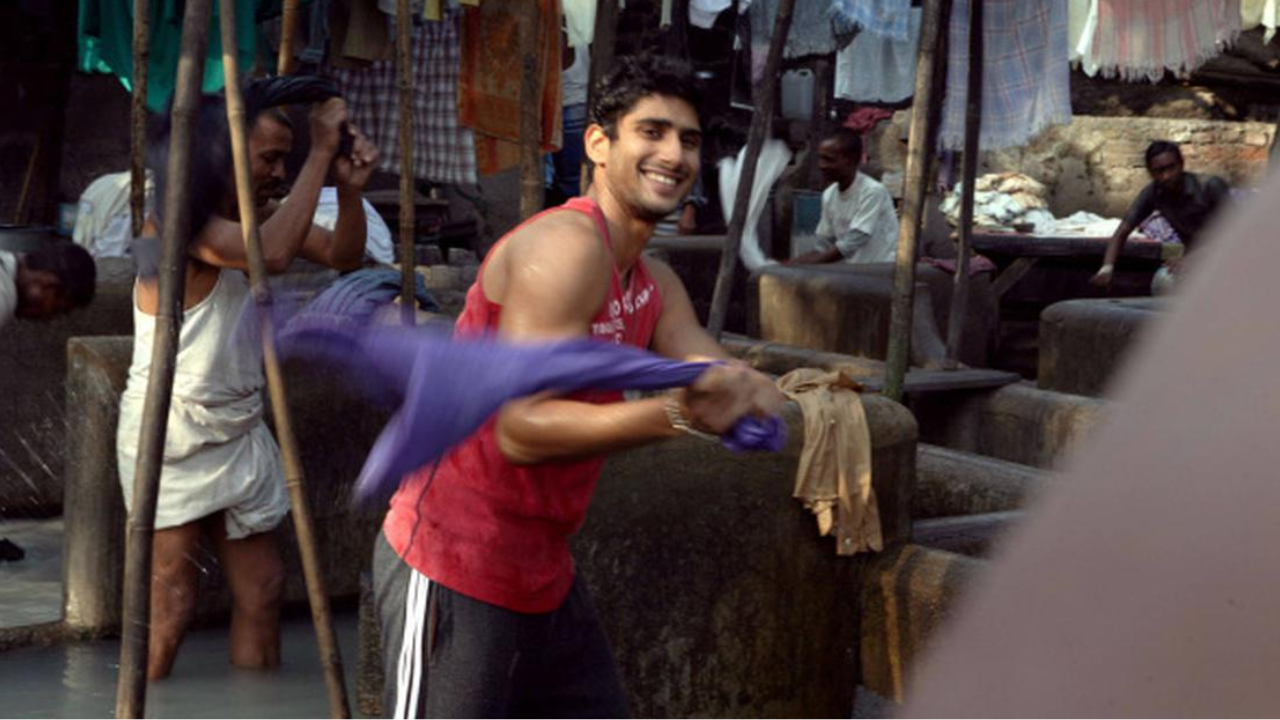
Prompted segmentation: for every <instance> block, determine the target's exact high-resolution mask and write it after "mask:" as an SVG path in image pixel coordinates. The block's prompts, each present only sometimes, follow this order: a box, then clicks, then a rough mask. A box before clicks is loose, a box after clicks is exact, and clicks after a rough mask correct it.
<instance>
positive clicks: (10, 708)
mask: <svg viewBox="0 0 1280 720" xmlns="http://www.w3.org/2000/svg"><path fill="white" fill-rule="evenodd" d="M334 624H335V626H336V630H337V634H338V642H339V644H340V647H341V651H342V659H343V662H344V663H345V669H346V671H347V692H348V694H349V696H350V697H351V698H352V705H353V708H352V709H353V711H354V709H355V708H354V697H355V690H354V688H355V684H354V683H355V659H356V614H355V612H354V611H349V612H342V613H339V614H337V615H335V618H334ZM282 629H283V646H282V663H281V667H280V669H279V670H275V671H270V672H255V671H247V670H239V669H236V668H233V667H231V665H230V664H229V662H228V660H227V658H228V647H227V628H226V626H225V625H218V626H214V627H206V628H201V629H197V630H194V631H192V632H191V633H189V634H188V635H187V639H186V642H185V643H184V644H183V646H182V650H181V651H180V652H179V654H178V660H177V662H176V663H175V665H174V669H173V675H172V676H170V677H169V678H168V679H166V680H164V681H161V682H158V683H152V684H151V685H150V687H149V688H148V690H147V717H184V718H306V717H313V718H314V717H328V716H329V708H328V704H327V701H326V697H325V688H324V678H323V675H322V674H321V670H320V659H319V654H318V651H317V649H316V641H315V631H314V630H313V628H312V625H311V619H310V616H309V615H305V614H304V615H301V616H293V617H289V618H286V619H285V621H284V623H283V628H282ZM119 663H120V643H119V641H118V640H104V641H98V642H84V643H69V644H66V645H62V646H57V647H49V648H27V649H22V650H12V651H9V652H3V653H0V698H3V701H2V702H0V718H8V717H30V718H80V717H112V715H113V713H114V710H115V696H116V678H117V671H118V669H119Z"/></svg>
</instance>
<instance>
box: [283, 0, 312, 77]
mask: <svg viewBox="0 0 1280 720" xmlns="http://www.w3.org/2000/svg"><path fill="white" fill-rule="evenodd" d="M312 12H315V10H314V9H313V10H312ZM297 28H298V0H284V7H283V12H282V14H281V16H280V56H279V57H278V58H277V59H276V74H277V75H290V74H292V73H293V37H294V35H296V34H297Z"/></svg>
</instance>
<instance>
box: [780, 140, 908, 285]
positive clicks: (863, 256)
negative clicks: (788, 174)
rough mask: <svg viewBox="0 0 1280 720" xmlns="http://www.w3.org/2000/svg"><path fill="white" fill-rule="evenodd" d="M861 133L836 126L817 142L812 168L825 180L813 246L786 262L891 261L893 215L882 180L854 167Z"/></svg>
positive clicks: (894, 248)
mask: <svg viewBox="0 0 1280 720" xmlns="http://www.w3.org/2000/svg"><path fill="white" fill-rule="evenodd" d="M861 161H862V137H861V136H860V135H858V134H857V133H856V132H854V131H852V130H850V129H848V128H840V129H839V130H837V131H835V132H834V133H832V134H831V135H830V136H829V137H828V138H827V139H826V140H823V141H822V144H821V145H819V146H818V168H819V169H820V170H821V171H822V177H823V179H824V180H826V181H827V182H828V183H830V184H829V185H828V186H827V189H826V190H825V191H823V193H822V219H821V220H819V222H818V229H817V231H816V234H817V236H818V247H817V248H816V249H814V250H811V251H809V252H807V253H804V254H803V255H800V256H798V257H795V258H792V259H791V260H790V261H789V262H788V263H787V264H790V265H803V264H818V263H833V262H840V261H843V262H847V263H885V262H893V260H894V256H895V255H896V253H897V249H898V215H897V213H896V212H894V209H893V197H892V196H890V195H889V191H888V190H886V189H885V187H884V185H881V184H880V183H879V182H877V181H875V180H873V179H872V178H870V177H868V176H866V175H864V174H862V173H860V172H858V166H859V164H860V163H861Z"/></svg>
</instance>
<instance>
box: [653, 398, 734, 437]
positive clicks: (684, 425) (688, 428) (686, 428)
mask: <svg viewBox="0 0 1280 720" xmlns="http://www.w3.org/2000/svg"><path fill="white" fill-rule="evenodd" d="M662 409H663V410H665V411H666V413H667V422H669V423H671V427H673V428H675V429H676V430H679V431H680V432H682V433H686V434H688V435H692V436H694V437H698V438H702V439H703V440H710V441H716V440H719V439H720V438H719V437H718V436H716V435H713V434H711V433H709V432H703V431H702V430H699V429H698V428H696V427H694V426H693V425H691V424H690V423H689V420H688V419H687V418H685V416H684V413H683V412H681V410H680V401H679V400H677V399H676V398H675V397H674V396H672V395H668V396H667V397H666V398H665V399H663V401H662Z"/></svg>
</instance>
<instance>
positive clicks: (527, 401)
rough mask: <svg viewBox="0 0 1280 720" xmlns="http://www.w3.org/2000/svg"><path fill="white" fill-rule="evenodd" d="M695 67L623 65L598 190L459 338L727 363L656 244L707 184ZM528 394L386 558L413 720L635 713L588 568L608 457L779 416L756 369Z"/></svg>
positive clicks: (400, 686)
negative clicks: (588, 531) (623, 347)
mask: <svg viewBox="0 0 1280 720" xmlns="http://www.w3.org/2000/svg"><path fill="white" fill-rule="evenodd" d="M696 103H697V96H696V93H695V91H694V88H693V82H692V76H691V74H690V72H689V70H688V68H687V67H685V66H683V65H681V64H678V63H676V62H674V61H671V60H668V59H662V58H656V57H648V56H644V57H638V58H626V59H623V60H621V61H619V62H618V63H617V65H616V67H615V69H614V70H613V71H612V72H611V74H610V75H609V77H608V78H607V79H606V81H605V83H604V85H603V87H602V88H601V92H600V97H599V99H598V100H597V101H596V103H595V107H594V108H593V109H592V116H591V122H590V124H589V125H588V127H587V129H586V134H585V147H586V153H587V156H588V158H589V159H590V160H591V163H592V166H593V169H592V173H593V175H592V183H591V190H590V192H589V193H588V195H587V196H586V197H581V198H574V199H572V200H570V201H569V202H567V203H566V204H565V205H564V206H562V207H560V208H555V209H552V210H549V211H547V212H544V213H542V214H541V215H538V216H536V217H534V218H532V219H530V220H528V221H526V222H525V223H524V224H523V225H521V226H519V227H517V228H516V229H515V230H513V231H512V232H510V233H509V234H507V235H506V236H505V237H504V238H502V240H501V241H499V243H498V244H497V245H495V246H494V248H493V250H492V251H491V252H490V254H489V256H488V258H487V259H486V261H485V264H484V265H483V267H482V268H481V271H480V275H479V277H478V278H477V279H476V282H475V284H474V285H472V286H471V289H470V291H469V292H468V293H467V302H466V307H465V309H464V310H463V313H462V315H461V317H460V318H459V319H458V322H457V332H458V333H459V334H474V333H480V332H485V331H489V330H496V332H497V333H498V335H499V336H501V337H504V338H507V339H512V340H524V339H530V340H532V339H552V338H565V337H581V336H589V337H594V338H598V339H601V340H604V341H608V342H616V343H627V344H630V345H635V346H637V347H643V348H649V349H651V350H653V351H655V352H657V353H659V354H662V355H666V356H668V357H672V358H679V359H693V358H725V357H726V356H725V354H724V352H723V350H722V349H721V348H720V347H719V346H718V345H717V344H716V343H715V342H714V341H713V340H712V339H711V337H710V336H708V335H707V334H706V333H705V332H704V331H703V330H702V328H701V327H700V326H699V324H698V322H697V318H696V316H695V315H694V312H693V308H692V305H691V304H690V302H689V297H688V295H687V294H686V292H685V290H684V287H683V286H682V285H681V283H680V280H679V279H678V278H677V277H676V275H675V273H674V272H672V270H671V269H670V268H669V267H667V266H666V265H664V264H662V263H659V262H656V261H653V260H651V259H645V258H642V257H641V253H642V251H643V250H644V248H645V245H646V244H647V243H648V241H649V238H650V236H651V235H652V233H653V228H654V225H655V224H656V223H657V222H658V221H659V220H661V219H662V218H663V217H665V216H666V215H667V214H668V213H670V212H671V211H672V210H673V209H674V208H675V207H677V206H678V205H679V203H680V201H681V200H682V199H683V198H684V197H685V195H686V194H687V193H688V192H689V189H690V187H691V186H692V185H693V182H694V179H695V178H696V177H697V173H698V168H699V162H700V161H699V152H700V148H701V142H702V126H701V123H700V121H699V118H698V113H697V109H696ZM621 399H622V398H621V396H620V394H619V393H583V394H574V395H571V396H566V397H556V396H549V395H538V396H534V397H530V398H524V399H521V400H516V401H513V402H511V403H508V404H507V405H506V406H504V407H503V408H502V410H500V411H499V412H498V413H497V414H496V415H495V416H494V417H493V418H491V419H490V420H489V421H488V422H487V423H486V424H485V425H484V426H483V427H482V428H481V429H480V430H478V431H476V433H475V434H473V435H472V436H471V437H470V438H468V439H467V440H466V441H465V442H463V443H462V444H461V445H459V446H458V447H457V448H455V449H454V450H453V451H452V452H451V453H450V454H448V455H446V456H445V458H444V459H443V460H442V461H441V462H440V463H439V464H438V465H436V466H432V467H425V468H422V469H420V470H418V471H417V472H416V473H414V474H412V475H410V476H408V477H407V478H406V479H405V482H404V483H403V484H402V485H401V488H400V490H399V492H397V493H396V495H395V496H394V497H393V498H392V501H391V511H390V513H389V514H388V515H387V519H386V521H385V523H384V524H383V533H382V535H381V536H380V537H379V540H378V545H377V547H376V549H375V551H374V584H375V592H376V597H377V604H378V614H379V621H380V624H381V627H382V638H383V643H384V652H385V656H384V660H385V663H384V664H385V668H386V678H387V692H386V694H385V696H384V703H385V705H384V709H385V710H386V712H388V713H392V712H393V711H394V714H395V716H396V717H405V716H429V717H504V716H542V717H556V716H576V717H616V716H619V715H625V714H627V704H626V699H625V696H624V694H623V691H622V686H621V683H620V681H619V678H618V674H617V670H616V668H615V666H614V662H613V657H612V653H611V651H610V649H609V646H608V642H607V640H606V639H605V637H604V633H603V631H602V629H601V627H600V622H599V619H598V617H597V615H596V611H595V609H594V607H593V606H592V603H591V598H590V596H589V593H588V592H587V589H586V587H585V586H584V584H583V582H582V580H581V578H578V577H576V576H575V573H574V568H573V559H572V558H571V557H570V553H569V537H570V536H571V535H572V534H573V533H575V532H576V531H577V530H578V528H579V527H581V525H582V522H583V519H584V516H585V513H586V509H587V505H588V503H589V502H590V499H591V495H592V492H593V490H594V488H595V483H596V479H597V477H598V475H599V473H600V468H601V466H602V464H603V462H604V455H605V454H607V453H609V452H612V451H615V450H621V449H624V448H629V447H635V446H638V445H643V444H645V443H650V442H655V441H658V440H662V439H665V438H671V437H675V436H677V435H679V434H680V433H681V432H698V433H708V434H715V435H718V434H722V433H725V432H727V431H728V430H729V429H730V428H731V427H732V426H733V424H734V423H735V422H736V421H737V420H738V419H740V418H742V417H743V416H745V415H748V414H754V415H765V414H775V413H776V412H777V410H778V409H779V407H780V406H781V403H782V395H781V393H780V392H779V391H778V390H777V388H776V387H775V386H774V383H773V382H772V380H770V379H769V378H768V377H766V376H764V375H762V374H760V373H757V372H755V371H753V370H751V369H749V368H747V367H746V366H745V365H742V364H740V363H733V362H729V363H726V364H724V365H720V366H715V367H712V368H711V369H710V370H708V371H707V372H706V373H704V374H703V375H702V376H701V377H700V378H699V379H698V380H697V382H695V383H694V384H693V385H692V386H691V387H689V388H688V389H686V390H683V391H679V392H676V393H673V394H669V395H666V396H665V397H659V398H648V399H643V400H637V401H632V402H620V400H621Z"/></svg>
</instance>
